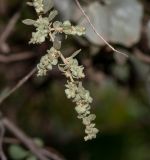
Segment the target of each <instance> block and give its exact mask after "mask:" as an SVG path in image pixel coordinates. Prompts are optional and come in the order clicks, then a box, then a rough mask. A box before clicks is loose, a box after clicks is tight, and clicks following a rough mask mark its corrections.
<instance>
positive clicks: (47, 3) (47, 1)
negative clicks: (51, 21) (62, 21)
mask: <svg viewBox="0 0 150 160" xmlns="http://www.w3.org/2000/svg"><path fill="white" fill-rule="evenodd" d="M43 5H44V13H47V12H48V11H49V10H51V9H52V8H53V6H54V4H53V1H52V0H43Z"/></svg>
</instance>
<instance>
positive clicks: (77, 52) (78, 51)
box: [71, 49, 81, 58]
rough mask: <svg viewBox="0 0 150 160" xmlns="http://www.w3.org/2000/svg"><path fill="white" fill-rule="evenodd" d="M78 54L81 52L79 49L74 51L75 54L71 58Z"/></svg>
mask: <svg viewBox="0 0 150 160" xmlns="http://www.w3.org/2000/svg"><path fill="white" fill-rule="evenodd" d="M80 52H81V49H79V50H77V51H75V52H74V53H73V54H72V55H71V58H74V57H76V56H77V55H78V54H79V53H80Z"/></svg>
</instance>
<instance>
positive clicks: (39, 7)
mask: <svg viewBox="0 0 150 160" xmlns="http://www.w3.org/2000/svg"><path fill="white" fill-rule="evenodd" d="M33 6H34V8H35V10H36V12H37V13H41V12H43V11H44V5H43V0H34V1H33Z"/></svg>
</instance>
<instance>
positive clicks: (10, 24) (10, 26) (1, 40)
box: [0, 11, 20, 52]
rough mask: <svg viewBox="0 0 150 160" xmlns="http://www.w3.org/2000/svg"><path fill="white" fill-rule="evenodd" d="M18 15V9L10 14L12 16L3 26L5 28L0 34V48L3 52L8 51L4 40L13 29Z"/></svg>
mask: <svg viewBox="0 0 150 160" xmlns="http://www.w3.org/2000/svg"><path fill="white" fill-rule="evenodd" d="M19 17H20V11H18V12H16V13H15V14H14V15H13V16H12V18H11V19H10V21H9V22H8V24H7V26H6V27H5V30H4V31H3V32H2V34H1V35H0V49H1V50H2V51H3V52H9V50H10V49H9V46H8V45H7V44H6V40H7V38H8V37H9V35H10V34H11V32H12V30H13V29H14V26H15V24H16V22H17V21H18V19H19Z"/></svg>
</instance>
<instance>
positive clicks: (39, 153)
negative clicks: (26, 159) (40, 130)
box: [2, 118, 64, 160]
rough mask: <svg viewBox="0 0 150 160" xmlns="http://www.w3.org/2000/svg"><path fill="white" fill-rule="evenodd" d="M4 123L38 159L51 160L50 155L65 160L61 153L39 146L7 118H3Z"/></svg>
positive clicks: (55, 158)
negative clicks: (57, 153)
mask: <svg viewBox="0 0 150 160" xmlns="http://www.w3.org/2000/svg"><path fill="white" fill-rule="evenodd" d="M2 123H3V125H4V127H5V128H7V129H8V130H9V131H10V132H11V133H13V134H14V135H15V137H16V138H18V139H19V140H20V141H21V142H22V143H23V144H24V145H25V146H26V147H27V148H28V149H29V150H30V151H31V152H32V153H33V154H34V155H35V156H36V157H37V158H38V159H40V160H49V159H48V158H47V157H49V158H50V159H53V160H64V159H63V158H61V157H60V156H59V155H56V153H54V152H50V151H48V150H45V149H43V148H40V147H38V146H37V145H36V144H35V143H34V142H33V140H32V139H31V138H29V137H28V136H27V135H26V134H25V133H23V132H22V131H21V130H20V129H19V128H18V127H16V126H15V125H14V124H13V123H12V122H10V121H9V120H8V119H7V118H3V119H2Z"/></svg>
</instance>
